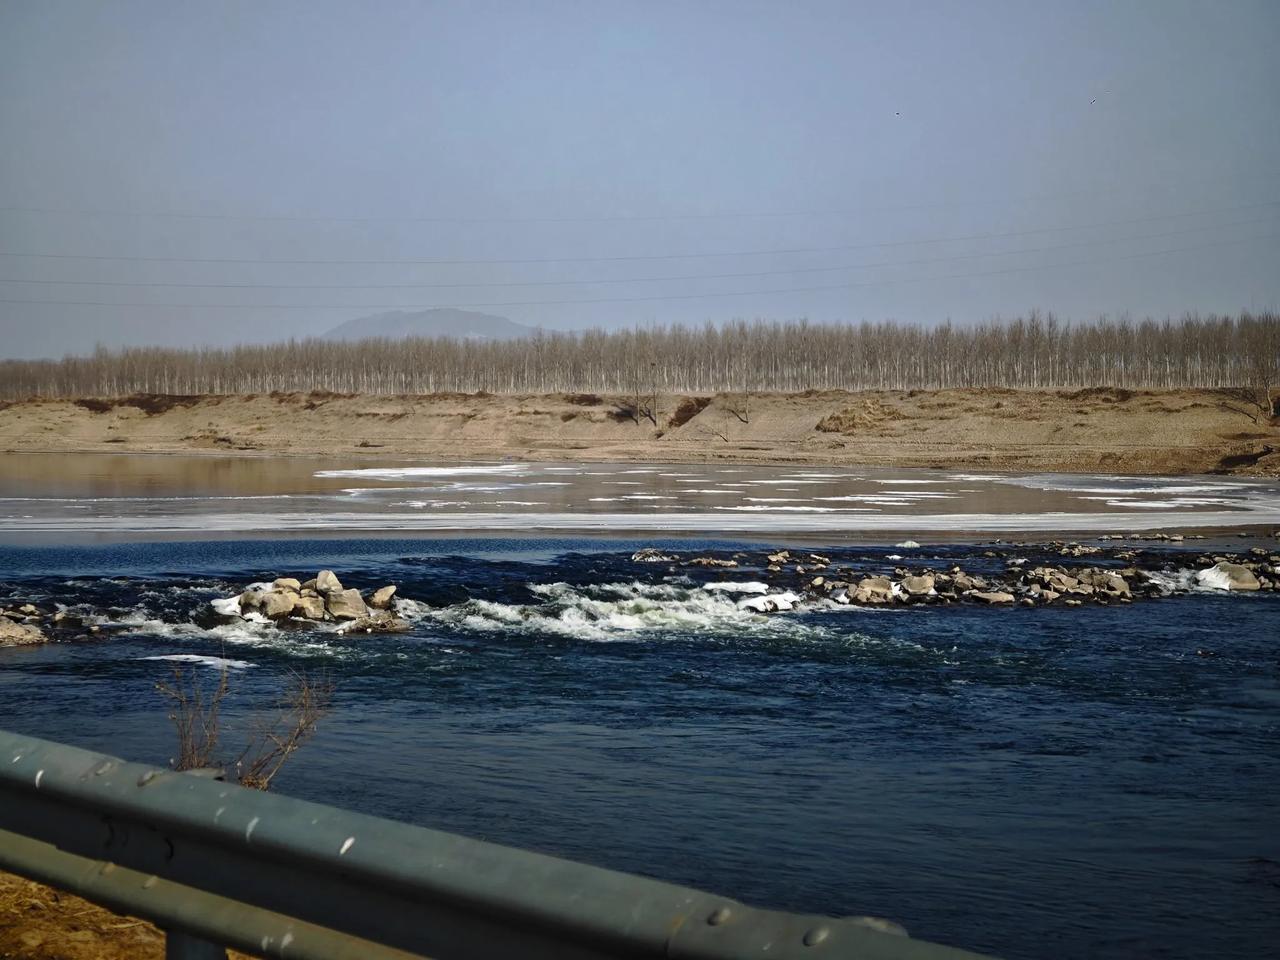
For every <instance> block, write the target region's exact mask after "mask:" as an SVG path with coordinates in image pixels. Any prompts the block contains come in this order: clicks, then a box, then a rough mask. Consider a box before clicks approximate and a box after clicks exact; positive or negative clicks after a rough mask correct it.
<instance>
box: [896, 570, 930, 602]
mask: <svg viewBox="0 0 1280 960" xmlns="http://www.w3.org/2000/svg"><path fill="white" fill-rule="evenodd" d="M902 589H903V590H904V591H906V592H907V593H908V594H910V595H911V596H913V597H925V596H928V595H929V594H931V593H933V577H931V576H930V575H929V574H927V573H926V574H923V575H922V576H919V577H903V578H902Z"/></svg>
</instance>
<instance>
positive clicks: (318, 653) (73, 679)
mask: <svg viewBox="0 0 1280 960" xmlns="http://www.w3.org/2000/svg"><path fill="white" fill-rule="evenodd" d="M655 544H656V545H658V546H659V547H661V548H663V549H665V550H671V551H677V552H684V553H686V554H688V553H691V552H692V551H698V552H703V553H705V552H707V551H715V552H716V555H717V556H729V555H730V554H731V553H732V552H733V551H735V550H744V551H755V553H756V554H759V553H760V547H761V545H759V544H743V543H730V542H725V541H714V540H705V539H703V540H697V541H654V540H646V541H643V542H640V541H630V540H620V539H554V540H551V539H547V540H544V539H532V538H516V539H500V538H475V539H462V538H417V539H404V540H394V539H349V540H341V539H326V540H305V539H283V540H249V541H214V542H159V543H119V544H110V545H105V546H103V545H96V546H95V545H76V546H65V547H15V546H0V600H4V599H17V598H21V599H24V600H30V601H33V602H36V603H38V604H52V603H55V602H56V603H62V604H65V605H67V606H68V607H69V608H70V609H71V610H72V611H73V612H76V611H78V612H80V613H82V614H84V615H85V616H86V619H87V620H90V619H93V618H97V619H96V621H95V622H100V623H101V624H102V625H103V628H102V631H101V632H100V633H98V634H96V635H94V638H93V639H84V640H78V641H71V642H65V643H57V644H51V645H46V646H43V647H34V648H26V649H13V650H0V727H3V728H6V729H11V730H17V731H21V732H25V733H30V734H34V735H37V736H41V737H47V738H51V739H56V740H62V741H65V742H70V743H75V744H77V745H81V746H85V747H89V748H93V749H99V750H103V751H107V752H111V753H114V754H117V755H123V756H126V757H128V758H130V759H135V760H143V761H149V762H157V763H163V762H165V761H166V760H167V759H168V758H169V757H170V755H171V753H172V750H173V736H172V732H171V730H170V728H169V726H168V723H167V721H166V719H165V714H166V705H165V703H164V702H163V701H162V700H161V699H160V697H159V696H158V695H157V694H156V692H155V690H154V686H155V684H156V683H157V682H158V681H162V680H164V679H166V678H167V677H168V676H169V673H170V671H171V670H172V668H173V666H174V663H175V662H178V661H173V660H166V659H151V658H156V657H162V658H163V657H196V658H201V657H203V658H209V659H208V660H207V661H204V662H201V661H199V660H197V661H195V663H194V667H193V669H195V670H197V671H200V672H201V673H202V675H204V676H207V677H208V679H209V680H210V681H212V679H213V678H214V677H215V676H216V671H215V670H214V669H212V668H211V665H212V664H215V663H217V662H218V661H220V660H221V661H230V662H231V663H232V668H231V670H230V677H231V694H230V698H229V700H228V706H227V709H228V717H229V723H230V725H231V729H230V730H229V732H228V735H227V737H228V741H234V740H235V737H236V729H237V726H238V725H239V724H243V723H247V722H248V721H249V720H250V719H251V718H252V717H253V716H255V715H256V714H258V713H260V712H261V711H263V710H265V709H268V708H269V707H270V705H271V704H272V702H273V700H274V698H275V697H276V696H278V694H279V691H280V689H281V687H282V685H283V684H284V682H285V681H286V679H287V676H288V674H289V673H290V671H294V670H298V669H305V670H309V671H312V672H316V671H323V672H324V673H325V674H326V675H327V676H328V677H329V678H330V679H332V681H333V682H334V684H335V690H336V693H335V702H334V708H333V711H332V713H331V714H330V715H329V716H328V717H326V718H325V720H324V722H323V723H322V726H321V729H320V732H319V734H318V735H317V737H316V739H315V740H314V741H313V742H312V743H310V744H309V745H308V746H307V747H306V748H305V749H304V750H302V751H301V752H299V753H298V754H297V756H296V757H295V759H294V760H293V761H292V762H291V763H290V764H289V765H288V766H287V767H286V768H285V770H284V772H283V773H282V774H281V776H280V778H279V780H278V782H277V785H276V787H275V788H276V789H278V790H279V791H280V792H282V793H287V794H290V795H294V796H299V797H304V798H307V799H311V800H317V801H321V802H325V803H331V804H336V805H340V806H346V807H352V808H355V809H359V810H361V811H364V812H368V813H372V814H377V815H383V816H387V817H393V818H397V819H402V820H407V821H411V822H413V823H418V824H422V825H426V826H431V827H435V828H439V829H445V830H452V831H457V832H461V833H464V834H468V835H471V836H475V837H482V838H485V839H488V840H493V841H497V842H501V843H507V844H513V845H517V846H521V847H525V848H531V849H536V850H540V851H544V852H549V853H553V854H558V855H563V856H567V857H572V858H576V859H581V860H586V861H590V862H593V863H597V864H601V865H604V866H608V867H613V868H617V869H622V870H627V871H632V872H637V873H642V874H647V875H652V876H656V877H660V878H662V879H666V880H671V881H675V882H679V883H686V884H691V885H696V886H699V887H703V888H707V889H712V890H715V891H718V892H721V893H723V894H725V895H728V896H733V897H737V898H739V899H742V900H745V901H748V902H751V903H755V904H760V905H765V906H770V907H778V908H784V909H793V910H805V911H814V912H821V913H828V914H831V915H835V916H842V915H851V914H874V915H879V916H885V917H890V918H892V919H894V920H897V921H899V922H900V923H902V924H904V925H905V926H906V927H907V928H908V929H909V930H911V932H912V933H913V934H914V935H916V936H919V937H923V938H926V939H931V940H936V941H940V942H944V943H950V944H954V945H957V946H964V947H968V948H972V949H977V950H983V951H989V952H991V953H995V954H999V955H1001V956H1005V957H1011V958H1021V957H1026V958H1031V957H1048V956H1051V957H1170V958H1175V957H1176V958H1182V957H1186V958H1191V957H1197V958H1200V957H1258V956H1264V955H1267V954H1269V953H1270V952H1271V951H1273V950H1274V949H1275V944H1276V942H1277V938H1278V937H1280V830H1278V829H1277V827H1276V825H1277V824H1280V645H1278V643H1280V629H1278V626H1280V595H1276V594H1254V595H1251V596H1239V595H1225V594H1219V595H1209V594H1201V595H1195V596H1184V597H1173V598H1169V599H1166V600H1158V601H1143V602H1137V603H1134V604H1133V605H1131V606H1108V607H1090V606H1085V607H1080V608H1075V609H1069V608H1056V607H1049V608H1042V609H1035V610H1021V609H1018V610H997V609H987V608H977V607H971V606H952V607H945V608H940V607H931V606H930V607H913V608H910V609H901V610H889V611H870V610H858V609H844V610H831V609H813V610H802V611H801V612H798V613H794V614H785V615H782V614H780V615H775V616H772V617H767V618H766V617H757V616H747V615H744V614H742V613H740V612H739V611H738V610H737V608H736V607H735V605H734V603H733V601H732V599H731V598H722V597H719V596H717V595H716V594H715V593H714V592H712V591H706V590H703V589H701V585H702V583H703V582H704V581H707V580H713V579H723V578H724V576H725V575H724V574H722V573H719V572H717V571H702V570H690V569H686V568H681V569H678V570H675V571H672V570H671V569H669V568H668V567H666V566H664V565H661V564H637V563H635V562H633V561H632V559H631V554H632V551H634V550H635V549H637V548H638V547H641V546H652V545H655ZM821 552H823V553H830V554H831V555H833V556H837V555H838V556H840V557H842V558H845V559H852V560H855V561H866V562H869V563H870V562H881V563H885V562H886V561H885V557H886V555H887V554H890V553H892V552H893V551H892V549H891V548H883V547H865V548H854V547H850V546H847V545H846V546H843V547H832V548H831V549H830V551H828V550H822V551H821ZM926 553H927V556H928V557H929V558H930V559H931V561H932V562H936V563H938V564H945V565H949V564H950V563H953V562H961V563H963V564H964V565H965V567H966V569H970V570H976V569H979V568H980V566H981V564H982V563H984V562H986V563H991V562H993V561H990V560H984V558H983V556H982V553H981V548H980V547H974V546H963V545H953V546H949V547H940V548H936V549H930V550H929V551H926ZM888 565H889V566H892V563H888ZM321 568H331V569H334V570H335V571H338V573H339V575H340V576H341V577H342V579H343V580H344V582H345V583H346V584H347V585H348V586H356V587H360V588H361V589H365V588H374V587H377V586H380V585H382V584H384V583H396V584H398V585H399V589H400V595H402V596H404V597H408V598H412V599H414V600H415V601H418V603H417V604H415V605H414V606H413V610H414V616H413V617H412V618H411V619H412V624H413V626H412V629H411V630H410V632H408V633H405V634H401V635H392V636H353V637H340V636H336V635H334V634H332V633H317V632H312V631H308V630H304V629H299V630H277V629H275V628H274V627H253V626H252V625H248V626H239V625H236V626H228V625H227V624H226V623H225V622H224V621H222V620H221V619H220V618H218V617H217V616H215V615H214V614H213V613H212V612H211V610H210V608H209V605H208V604H209V601H210V600H211V599H214V598H217V597H224V596H229V595H232V594H234V593H235V592H237V591H238V589H239V588H240V587H242V586H243V585H244V584H246V583H248V582H250V581H253V580H258V579H264V578H265V579H270V578H272V577H275V576H281V575H302V576H304V577H305V576H312V575H314V574H315V572H316V571H317V570H319V569H321ZM737 572H738V571H734V574H735V575H736V574H737ZM757 575H759V573H758V571H750V572H745V573H743V575H742V577H741V579H750V578H751V577H753V576H757Z"/></svg>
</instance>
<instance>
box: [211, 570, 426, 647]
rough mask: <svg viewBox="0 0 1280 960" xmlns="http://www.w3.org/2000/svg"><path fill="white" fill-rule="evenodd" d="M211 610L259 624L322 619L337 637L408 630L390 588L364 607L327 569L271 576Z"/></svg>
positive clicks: (355, 592) (360, 598)
mask: <svg viewBox="0 0 1280 960" xmlns="http://www.w3.org/2000/svg"><path fill="white" fill-rule="evenodd" d="M211 605H212V606H213V608H214V610H215V611H217V612H218V613H219V614H221V615H222V616H225V617H240V618H241V619H246V620H254V619H257V620H259V621H260V622H261V621H267V620H270V621H275V622H276V623H284V622H287V621H294V620H296V621H303V622H307V621H327V622H331V623H333V622H336V623H341V624H343V626H342V627H341V628H340V632H342V633H351V632H357V633H372V632H378V633H386V632H397V631H401V630H406V629H408V624H407V623H406V622H405V621H404V620H402V619H400V618H398V617H397V616H396V615H395V608H396V587H395V586H394V585H387V586H385V587H382V588H380V589H379V590H376V591H375V592H374V593H373V595H372V597H370V602H369V603H366V602H365V599H364V597H363V595H361V593H360V591H359V590H355V589H349V588H345V587H343V586H342V581H341V580H339V579H338V577H337V575H336V574H335V573H334V572H333V571H332V570H321V571H320V573H319V574H317V575H316V577H315V578H314V579H311V580H307V581H306V582H302V581H300V580H298V579H297V578H295V577H277V578H276V579H275V580H273V581H272V582H271V583H269V584H268V583H255V584H250V586H249V587H248V588H247V589H245V591H244V592H243V593H241V594H240V595H239V596H238V597H229V598H227V599H224V600H214V601H212V604H211Z"/></svg>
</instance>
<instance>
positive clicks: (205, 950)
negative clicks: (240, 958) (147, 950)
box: [164, 930, 227, 960]
mask: <svg viewBox="0 0 1280 960" xmlns="http://www.w3.org/2000/svg"><path fill="white" fill-rule="evenodd" d="M164 960H227V951H226V950H225V949H223V948H222V947H220V946H218V944H216V943H210V942H209V941H208V940H201V939H200V938H199V937H193V936H191V934H189V933H183V932H182V931H181V930H166V931H165V935H164Z"/></svg>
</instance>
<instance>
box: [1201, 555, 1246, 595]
mask: <svg viewBox="0 0 1280 960" xmlns="http://www.w3.org/2000/svg"><path fill="white" fill-rule="evenodd" d="M1196 582H1197V583H1199V584H1200V586H1202V587H1206V588H1208V589H1211V590H1257V589H1259V587H1260V586H1261V584H1259V582H1258V578H1257V577H1256V576H1254V575H1253V571H1252V570H1250V569H1249V568H1248V567H1245V566H1242V565H1241V564H1238V563H1231V562H1229V561H1226V560H1219V561H1218V562H1217V563H1215V564H1214V565H1213V566H1212V567H1209V568H1208V569H1207V570H1201V571H1199V572H1198V573H1197V574H1196Z"/></svg>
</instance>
